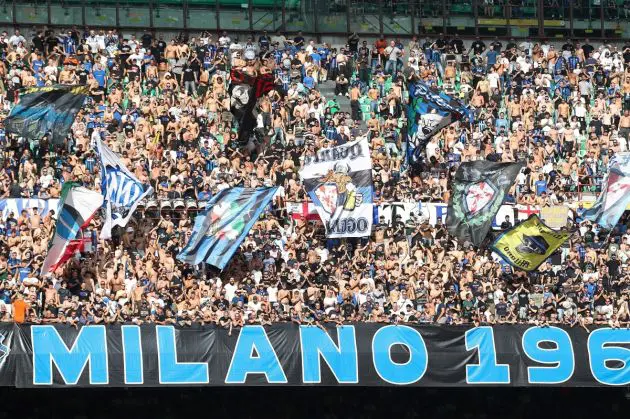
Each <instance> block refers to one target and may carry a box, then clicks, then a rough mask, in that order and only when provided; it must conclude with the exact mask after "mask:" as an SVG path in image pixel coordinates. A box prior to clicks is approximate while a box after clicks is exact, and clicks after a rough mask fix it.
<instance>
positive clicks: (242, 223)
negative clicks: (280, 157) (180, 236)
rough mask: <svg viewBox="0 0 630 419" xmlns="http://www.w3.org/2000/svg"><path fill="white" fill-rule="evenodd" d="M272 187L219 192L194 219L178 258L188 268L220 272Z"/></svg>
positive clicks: (251, 224)
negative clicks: (202, 266) (206, 267)
mask: <svg viewBox="0 0 630 419" xmlns="http://www.w3.org/2000/svg"><path fill="white" fill-rule="evenodd" d="M277 190H278V188H277V187H273V188H257V189H253V188H230V189H223V190H221V191H219V193H218V194H216V195H215V196H213V197H212V199H211V200H210V201H209V202H208V204H207V205H206V209H205V212H204V213H203V214H201V215H198V216H197V218H196V219H195V225H194V227H193V232H192V236H191V237H190V240H189V241H188V243H187V244H186V246H185V247H184V249H183V250H182V251H181V252H180V254H179V255H177V259H179V260H181V261H182V262H186V263H189V264H191V265H198V264H200V263H202V262H205V263H208V264H210V265H213V266H216V267H217V268H219V269H223V268H225V267H226V266H227V264H228V263H229V261H230V259H231V258H232V255H233V254H234V252H236V250H237V249H238V247H239V246H240V245H241V242H242V241H243V239H245V236H247V233H249V230H250V229H251V228H252V226H253V225H254V223H255V222H256V221H257V220H258V217H259V216H260V214H261V213H262V212H263V211H264V210H265V208H267V206H268V205H269V202H271V199H272V198H273V196H274V195H275V193H276V191H277Z"/></svg>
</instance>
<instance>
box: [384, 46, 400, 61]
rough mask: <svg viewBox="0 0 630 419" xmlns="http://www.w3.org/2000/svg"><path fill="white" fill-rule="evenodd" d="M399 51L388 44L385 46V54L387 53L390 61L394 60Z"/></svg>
mask: <svg viewBox="0 0 630 419" xmlns="http://www.w3.org/2000/svg"><path fill="white" fill-rule="evenodd" d="M401 52H402V51H401V50H400V48H398V47H392V46H389V47H387V48H385V54H387V55H388V56H389V59H390V60H392V61H396V60H397V59H398V56H399V55H400V53H401Z"/></svg>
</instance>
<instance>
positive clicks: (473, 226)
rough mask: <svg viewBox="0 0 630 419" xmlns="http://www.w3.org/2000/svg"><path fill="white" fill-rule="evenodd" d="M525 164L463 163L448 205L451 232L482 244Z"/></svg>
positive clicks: (447, 221) (457, 174)
mask: <svg viewBox="0 0 630 419" xmlns="http://www.w3.org/2000/svg"><path fill="white" fill-rule="evenodd" d="M521 167H522V164H521V163H494V162H491V161H485V160H480V161H474V162H466V163H462V164H461V165H460V166H459V169H457V173H455V179H454V181H453V193H452V195H451V199H450V201H449V204H448V212H447V215H446V227H447V229H448V232H449V233H450V234H452V235H454V236H457V237H458V238H460V239H461V240H464V241H466V240H467V241H470V242H472V243H473V244H474V245H475V246H478V245H479V244H481V243H482V242H483V240H484V238H485V237H486V234H488V230H490V226H491V225H492V220H493V219H494V216H495V215H496V213H497V212H498V211H499V208H500V207H501V204H503V200H504V197H505V194H506V193H507V191H508V190H509V189H510V187H511V186H512V184H514V179H516V175H518V172H519V171H520V170H521Z"/></svg>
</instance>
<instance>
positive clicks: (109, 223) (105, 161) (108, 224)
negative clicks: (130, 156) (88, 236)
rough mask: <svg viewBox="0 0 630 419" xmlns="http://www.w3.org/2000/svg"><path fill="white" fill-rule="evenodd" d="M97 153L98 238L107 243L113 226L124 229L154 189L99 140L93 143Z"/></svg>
mask: <svg viewBox="0 0 630 419" xmlns="http://www.w3.org/2000/svg"><path fill="white" fill-rule="evenodd" d="M96 149H97V152H98V155H99V159H100V163H101V165H100V167H101V193H102V194H103V198H104V209H105V218H104V220H103V228H102V229H101V238H103V239H109V238H111V237H112V229H113V228H114V227H115V226H119V227H125V226H126V225H127V223H128V222H129V220H130V219H131V216H132V215H133V212H134V211H135V210H136V208H137V207H138V204H139V203H140V201H142V200H143V199H144V198H146V197H147V196H149V195H151V194H152V193H153V188H152V187H151V186H150V185H145V184H143V183H142V182H141V181H140V180H138V178H137V177H136V176H135V175H134V174H133V173H131V172H130V171H129V170H128V169H127V168H126V167H125V165H124V164H123V162H122V161H120V157H118V156H117V155H116V153H114V152H113V151H112V150H110V149H109V147H107V146H106V145H105V144H104V143H103V142H102V141H101V140H100V139H98V140H97V141H96Z"/></svg>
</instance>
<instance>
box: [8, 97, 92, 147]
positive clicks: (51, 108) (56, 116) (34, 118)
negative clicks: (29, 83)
mask: <svg viewBox="0 0 630 419" xmlns="http://www.w3.org/2000/svg"><path fill="white" fill-rule="evenodd" d="M87 94H88V88H87V86H66V85H56V86H47V87H30V88H28V89H25V90H24V91H22V92H21V95H20V102H19V103H18V104H17V105H15V106H14V107H13V109H11V113H10V114H9V116H8V117H7V119H6V120H5V121H4V123H5V126H6V131H7V132H10V133H13V134H17V135H20V136H22V137H24V138H26V139H27V140H35V139H40V138H42V137H43V136H44V135H46V134H47V135H50V138H51V139H52V141H53V143H54V144H60V143H63V141H64V140H65V138H66V136H67V135H68V132H69V131H70V127H71V126H72V123H73V122H74V118H75V117H76V116H77V113H78V112H79V110H80V109H81V106H83V103H84V102H85V98H86V97H87Z"/></svg>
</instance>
